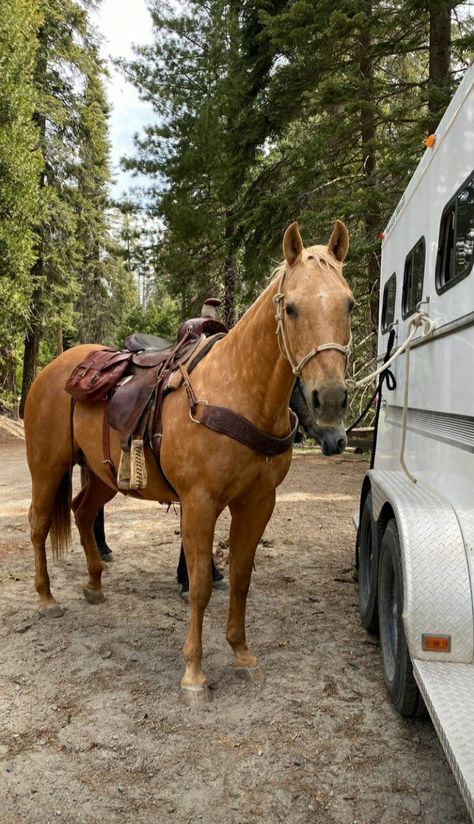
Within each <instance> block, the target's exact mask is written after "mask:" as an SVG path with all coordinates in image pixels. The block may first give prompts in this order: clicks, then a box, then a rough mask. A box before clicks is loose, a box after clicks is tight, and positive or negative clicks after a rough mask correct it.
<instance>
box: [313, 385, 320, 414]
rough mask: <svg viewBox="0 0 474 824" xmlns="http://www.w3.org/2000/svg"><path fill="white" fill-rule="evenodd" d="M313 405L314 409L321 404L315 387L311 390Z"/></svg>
mask: <svg viewBox="0 0 474 824" xmlns="http://www.w3.org/2000/svg"><path fill="white" fill-rule="evenodd" d="M313 406H314V408H315V409H319V407H320V406H321V403H320V401H319V395H318V393H317V392H316V389H315V390H314V391H313Z"/></svg>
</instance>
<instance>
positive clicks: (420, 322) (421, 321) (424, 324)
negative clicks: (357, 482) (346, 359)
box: [400, 312, 435, 484]
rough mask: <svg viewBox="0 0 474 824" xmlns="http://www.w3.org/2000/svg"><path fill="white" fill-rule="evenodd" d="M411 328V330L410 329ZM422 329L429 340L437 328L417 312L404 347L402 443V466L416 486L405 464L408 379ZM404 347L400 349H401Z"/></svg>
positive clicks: (414, 479)
mask: <svg viewBox="0 0 474 824" xmlns="http://www.w3.org/2000/svg"><path fill="white" fill-rule="evenodd" d="M410 327H411V329H410ZM419 328H421V337H422V338H429V337H430V336H431V335H432V334H433V332H434V328H435V323H434V321H433V320H431V318H429V317H428V315H426V314H425V313H424V312H417V313H416V314H415V315H413V317H411V318H410V320H409V321H408V329H409V333H408V335H407V337H406V339H405V343H404V344H403V346H404V347H405V380H404V384H403V413H402V437H401V441H400V466H401V467H402V469H403V471H404V473H405V475H406V476H407V478H409V479H410V481H412V482H413V483H414V484H416V478H415V476H414V475H412V473H411V472H410V470H409V469H408V467H407V465H406V463H405V443H406V435H407V418H408V387H409V384H408V378H409V373H410V348H411V342H412V340H413V337H414V336H415V333H416V330H417V329H419ZM401 348H402V347H400V349H401Z"/></svg>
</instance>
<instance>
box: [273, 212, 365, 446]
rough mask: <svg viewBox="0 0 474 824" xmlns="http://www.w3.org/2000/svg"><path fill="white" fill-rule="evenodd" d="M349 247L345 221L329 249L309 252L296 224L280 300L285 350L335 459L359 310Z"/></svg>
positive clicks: (286, 244)
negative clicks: (345, 270) (346, 267)
mask: <svg viewBox="0 0 474 824" xmlns="http://www.w3.org/2000/svg"><path fill="white" fill-rule="evenodd" d="M348 248H349V234H348V231H347V229H346V227H345V226H344V224H343V223H341V221H339V220H337V221H336V224H335V226H334V229H333V232H332V234H331V237H330V239H329V243H328V245H327V246H310V247H308V248H305V247H304V246H303V241H302V239H301V235H300V233H299V230H298V225H297V224H296V223H292V224H291V226H289V227H288V229H287V230H286V232H285V236H284V238H283V253H284V256H285V263H284V264H283V268H282V275H281V280H280V288H279V294H278V295H276V296H275V298H274V301H275V304H276V307H277V312H276V317H277V321H278V332H279V342H280V348H281V350H282V353H283V354H284V355H285V356H286V357H287V358H288V360H289V362H290V364H291V366H292V368H293V371H294V372H295V374H296V375H300V376H301V378H302V380H303V382H304V387H305V394H306V401H307V404H308V408H309V409H310V411H311V414H312V416H313V419H314V422H315V424H316V425H317V427H318V428H319V429H320V430H322V431H324V432H326V433H327V434H326V436H325V437H323V442H322V443H323V449H324V451H325V453H326V454H329V455H330V454H335V453H337V452H342V450H343V449H344V448H345V446H346V437H345V432H344V429H343V426H342V418H343V415H344V412H345V410H346V406H347V387H346V383H345V371H346V365H347V357H348V354H349V346H350V341H351V329H350V319H351V311H352V308H353V306H354V299H353V297H352V293H351V290H350V289H349V286H348V284H347V282H346V280H345V278H344V277H343V274H342V263H343V261H344V259H345V257H346V255H347V250H348Z"/></svg>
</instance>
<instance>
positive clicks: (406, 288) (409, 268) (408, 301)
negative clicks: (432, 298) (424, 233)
mask: <svg viewBox="0 0 474 824" xmlns="http://www.w3.org/2000/svg"><path fill="white" fill-rule="evenodd" d="M424 273H425V239H424V237H422V238H420V240H419V241H418V243H416V244H415V246H414V247H413V249H412V250H411V251H410V252H409V253H408V255H407V257H406V260H405V269H404V272H403V294H402V314H403V317H404V318H407V317H408V315H411V314H412V313H413V312H414V311H415V309H416V305H417V303H419V302H420V300H421V298H422V296H423V275H424Z"/></svg>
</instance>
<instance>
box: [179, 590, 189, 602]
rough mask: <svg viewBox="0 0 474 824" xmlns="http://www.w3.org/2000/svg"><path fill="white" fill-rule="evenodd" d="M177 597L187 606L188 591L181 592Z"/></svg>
mask: <svg viewBox="0 0 474 824" xmlns="http://www.w3.org/2000/svg"><path fill="white" fill-rule="evenodd" d="M179 597H180V598H182V599H183V601H184V603H185V604H187V605H188V606H189V589H186V590H184V591H183V590H181V592H180V593H179Z"/></svg>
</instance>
